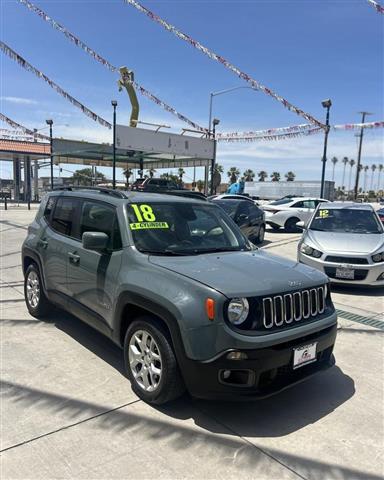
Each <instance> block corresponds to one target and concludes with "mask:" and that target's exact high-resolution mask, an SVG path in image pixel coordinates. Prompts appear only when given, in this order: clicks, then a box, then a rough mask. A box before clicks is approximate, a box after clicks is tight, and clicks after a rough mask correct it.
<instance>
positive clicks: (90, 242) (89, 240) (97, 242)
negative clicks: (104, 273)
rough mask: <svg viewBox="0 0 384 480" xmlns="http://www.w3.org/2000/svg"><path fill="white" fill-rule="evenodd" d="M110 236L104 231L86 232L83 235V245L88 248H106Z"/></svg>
mask: <svg viewBox="0 0 384 480" xmlns="http://www.w3.org/2000/svg"><path fill="white" fill-rule="evenodd" d="M108 241H109V237H108V235H107V234H106V233H103V232H84V233H83V237H82V243H83V247H84V248H86V249H87V250H96V251H99V250H105V249H106V248H107V246H108Z"/></svg>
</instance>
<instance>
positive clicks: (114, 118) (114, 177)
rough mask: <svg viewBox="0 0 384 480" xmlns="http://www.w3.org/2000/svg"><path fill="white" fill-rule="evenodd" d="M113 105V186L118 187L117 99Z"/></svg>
mask: <svg viewBox="0 0 384 480" xmlns="http://www.w3.org/2000/svg"><path fill="white" fill-rule="evenodd" d="M111 105H112V107H113V164H112V188H113V189H114V190H115V189H116V107H117V101H116V100H112V101H111Z"/></svg>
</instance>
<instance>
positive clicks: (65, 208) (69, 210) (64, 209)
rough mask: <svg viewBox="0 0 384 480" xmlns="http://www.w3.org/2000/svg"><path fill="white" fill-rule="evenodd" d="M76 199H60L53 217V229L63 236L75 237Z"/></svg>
mask: <svg viewBox="0 0 384 480" xmlns="http://www.w3.org/2000/svg"><path fill="white" fill-rule="evenodd" d="M75 210H76V199H74V198H59V199H58V200H57V203H56V208H55V211H54V213H53V216H52V222H51V225H52V228H53V229H54V230H56V231H57V232H59V233H62V234H63V235H68V236H69V237H70V236H73V235H74V229H73V222H74V218H75Z"/></svg>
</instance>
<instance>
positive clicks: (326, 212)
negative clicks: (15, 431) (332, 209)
mask: <svg viewBox="0 0 384 480" xmlns="http://www.w3.org/2000/svg"><path fill="white" fill-rule="evenodd" d="M328 217H329V210H319V216H318V217H316V218H328Z"/></svg>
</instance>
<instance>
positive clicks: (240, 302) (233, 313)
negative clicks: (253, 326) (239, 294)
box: [228, 298, 249, 325]
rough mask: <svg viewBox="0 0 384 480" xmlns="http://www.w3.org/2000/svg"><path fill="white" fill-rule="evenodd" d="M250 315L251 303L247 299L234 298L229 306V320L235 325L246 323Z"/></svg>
mask: <svg viewBox="0 0 384 480" xmlns="http://www.w3.org/2000/svg"><path fill="white" fill-rule="evenodd" d="M248 313H249V303H248V300H247V299H246V298H232V300H231V301H230V302H229V305H228V320H229V321H230V322H231V323H232V324H233V325H240V324H241V323H243V322H245V320H246V319H247V317H248Z"/></svg>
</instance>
